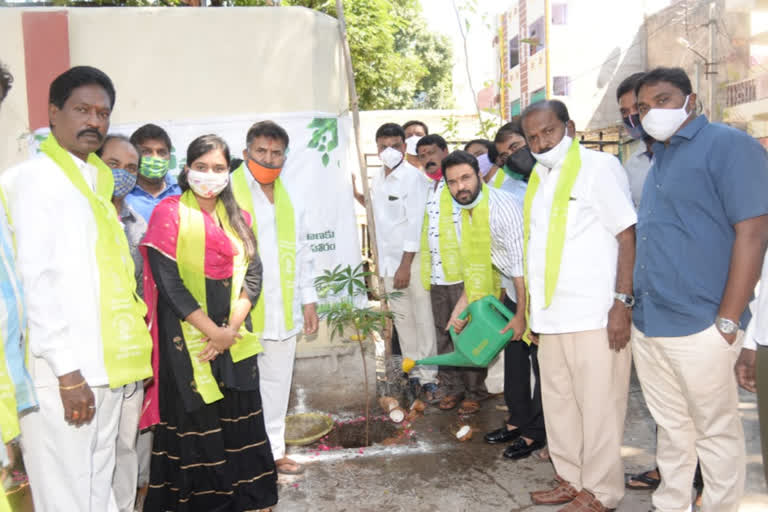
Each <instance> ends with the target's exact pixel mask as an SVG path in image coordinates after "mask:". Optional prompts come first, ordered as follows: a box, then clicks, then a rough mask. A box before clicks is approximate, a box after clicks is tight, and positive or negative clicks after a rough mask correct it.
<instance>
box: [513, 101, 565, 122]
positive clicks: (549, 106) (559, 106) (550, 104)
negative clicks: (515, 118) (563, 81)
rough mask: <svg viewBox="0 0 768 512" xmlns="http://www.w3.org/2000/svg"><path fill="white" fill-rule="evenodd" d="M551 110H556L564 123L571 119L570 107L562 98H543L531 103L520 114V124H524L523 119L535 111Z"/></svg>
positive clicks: (556, 113) (555, 112)
mask: <svg viewBox="0 0 768 512" xmlns="http://www.w3.org/2000/svg"><path fill="white" fill-rule="evenodd" d="M542 111H550V112H554V114H555V115H556V116H557V118H558V119H559V120H560V121H562V122H563V123H567V122H568V121H570V120H571V116H570V115H568V107H566V106H565V103H563V102H562V101H560V100H541V101H537V102H536V103H531V104H530V105H528V106H527V107H525V110H523V113H522V114H521V115H520V125H521V126H522V123H523V120H524V119H525V118H526V117H528V116H529V115H531V114H533V113H534V112H542Z"/></svg>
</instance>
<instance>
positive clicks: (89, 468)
mask: <svg viewBox="0 0 768 512" xmlns="http://www.w3.org/2000/svg"><path fill="white" fill-rule="evenodd" d="M72 158H73V160H74V162H75V164H76V165H77V167H78V168H79V169H80V171H81V172H82V173H83V176H84V177H85V180H86V182H87V183H88V184H89V185H90V186H91V187H93V186H94V184H95V179H96V172H97V171H96V169H95V168H94V167H92V166H91V165H89V164H86V163H85V162H83V161H82V160H79V159H78V158H76V157H74V156H72ZM0 182H1V183H2V186H3V189H4V190H5V194H6V196H7V198H8V203H9V209H10V212H11V218H12V220H13V225H14V231H15V234H16V243H17V247H18V256H19V273H20V275H21V279H22V283H23V285H24V288H25V291H26V296H27V310H28V317H29V347H30V352H31V355H30V364H29V367H30V368H29V370H30V374H31V375H32V380H33V382H34V384H35V390H36V392H37V396H38V399H39V402H40V407H39V409H38V410H36V411H33V412H30V413H28V414H26V415H24V416H23V417H22V418H21V441H22V449H23V453H24V460H25V465H26V467H27V473H28V475H29V479H30V483H31V485H32V487H33V488H34V489H35V492H34V493H33V499H34V503H35V510H37V511H38V512H49V511H59V510H78V511H80V510H88V511H94V512H95V511H113V510H115V511H116V510H117V506H116V504H115V499H114V495H113V493H112V473H113V471H114V467H115V440H116V437H117V427H118V422H119V419H120V407H121V404H122V401H123V390H122V388H120V389H117V390H110V389H108V387H107V384H108V379H107V372H106V369H105V366H104V360H103V348H102V339H101V323H100V322H101V320H100V308H99V273H98V267H97V264H96V253H95V244H96V237H97V228H96V221H95V219H94V218H93V213H92V212H91V208H90V206H89V204H88V200H87V199H86V198H85V197H84V196H83V195H82V194H81V193H80V192H79V191H78V190H77V189H76V188H75V187H74V185H73V184H72V183H71V182H70V181H69V179H68V178H67V177H66V176H65V175H64V173H63V172H62V170H61V169H60V168H59V167H58V166H57V165H56V164H55V163H54V162H53V161H52V160H51V159H50V158H48V157H47V156H45V155H39V156H37V157H35V158H32V159H30V160H28V161H26V162H24V163H22V164H20V165H17V166H15V167H13V168H11V169H9V170H7V171H6V172H5V173H4V174H3V175H2V179H0ZM75 370H79V371H80V373H82V375H83V377H85V380H86V381H87V382H88V385H89V386H90V387H91V388H92V390H93V392H94V395H95V402H96V415H95V417H94V419H93V421H92V422H91V423H90V424H88V425H86V426H83V427H80V428H75V427H73V426H71V425H69V424H67V423H66V422H65V421H64V410H63V406H62V403H61V397H60V395H59V389H58V379H57V377H58V376H61V375H64V374H67V373H70V372H73V371H75Z"/></svg>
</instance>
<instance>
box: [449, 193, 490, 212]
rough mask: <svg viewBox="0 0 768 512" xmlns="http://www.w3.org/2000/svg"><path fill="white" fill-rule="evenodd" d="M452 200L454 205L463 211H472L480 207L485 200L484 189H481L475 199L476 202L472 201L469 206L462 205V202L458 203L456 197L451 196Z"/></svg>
mask: <svg viewBox="0 0 768 512" xmlns="http://www.w3.org/2000/svg"><path fill="white" fill-rule="evenodd" d="M451 198H452V199H453V204H455V205H456V206H458V207H459V208H461V209H462V210H471V209H472V208H474V207H475V206H477V205H479V204H480V201H481V200H482V199H483V189H480V190H479V191H478V192H477V197H476V198H475V200H474V201H472V202H471V203H469V204H461V203H460V202H458V201H457V200H456V198H455V197H453V196H451Z"/></svg>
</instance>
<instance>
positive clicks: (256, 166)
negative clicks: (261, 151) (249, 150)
mask: <svg viewBox="0 0 768 512" xmlns="http://www.w3.org/2000/svg"><path fill="white" fill-rule="evenodd" d="M247 165H248V170H249V171H251V176H253V179H255V180H256V181H258V182H259V183H261V184H262V185H269V184H270V183H273V182H274V181H275V180H276V179H277V178H278V176H280V173H281V172H283V168H282V167H268V166H266V165H264V164H260V163H259V162H257V161H256V160H253V159H252V158H249V159H248V164H247Z"/></svg>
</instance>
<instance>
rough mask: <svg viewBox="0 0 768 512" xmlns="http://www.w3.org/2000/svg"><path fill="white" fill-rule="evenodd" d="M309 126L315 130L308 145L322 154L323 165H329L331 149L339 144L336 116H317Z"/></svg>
mask: <svg viewBox="0 0 768 512" xmlns="http://www.w3.org/2000/svg"><path fill="white" fill-rule="evenodd" d="M307 128H309V129H311V130H313V132H312V138H311V139H310V141H309V143H308V144H307V147H308V148H309V149H316V150H317V151H319V152H320V153H321V154H322V157H321V158H320V161H321V162H322V163H323V167H328V163H329V162H330V161H331V155H330V153H331V151H333V150H334V149H336V148H337V147H338V146H339V127H338V121H337V119H336V118H335V117H316V118H314V119H313V120H312V122H311V123H309V125H308V126H307Z"/></svg>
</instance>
